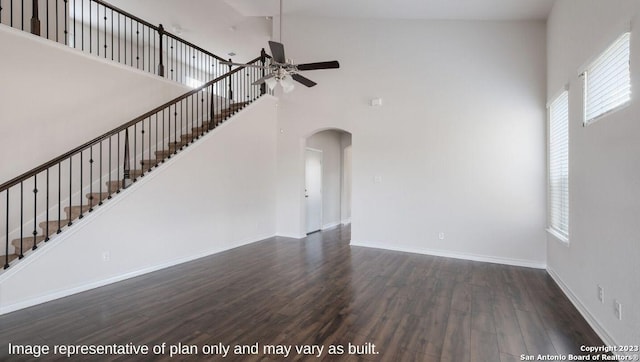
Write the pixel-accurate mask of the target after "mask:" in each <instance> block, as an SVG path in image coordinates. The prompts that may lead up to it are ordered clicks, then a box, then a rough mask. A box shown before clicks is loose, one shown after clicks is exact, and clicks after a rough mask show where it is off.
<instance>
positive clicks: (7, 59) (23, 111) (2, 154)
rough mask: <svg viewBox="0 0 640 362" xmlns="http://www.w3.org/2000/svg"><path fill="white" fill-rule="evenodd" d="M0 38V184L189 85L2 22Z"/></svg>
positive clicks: (99, 133)
mask: <svg viewBox="0 0 640 362" xmlns="http://www.w3.org/2000/svg"><path fill="white" fill-rule="evenodd" d="M0 44H2V56H1V57H0V79H1V80H2V86H1V87H0V164H1V165H2V167H1V168H0V183H2V182H5V181H8V180H10V179H12V178H13V177H15V176H18V175H19V174H21V173H23V172H25V171H28V170H30V169H32V168H34V167H36V166H38V165H40V164H42V163H44V162H47V161H49V160H50V159H52V158H54V157H56V156H59V155H61V154H63V153H65V152H67V151H69V150H71V149H73V148H74V147H76V146H79V145H81V144H83V143H84V142H87V141H89V140H91V139H93V138H95V137H97V136H99V135H101V134H103V133H105V132H107V131H110V130H111V129H113V128H115V127H116V126H119V125H121V124H123V123H126V122H128V121H130V120H132V119H133V118H135V117H137V116H139V115H141V114H143V113H145V112H147V111H150V110H151V109H153V108H155V107H157V106H159V105H160V104H162V103H164V102H166V101H169V100H171V99H173V98H175V97H177V96H179V95H181V94H183V93H185V92H187V91H188V90H189V88H186V87H184V86H182V85H179V84H176V83H174V82H170V81H167V80H164V79H162V78H160V77H157V76H154V75H152V74H148V73H144V72H141V71H137V70H133V69H131V68H130V67H126V66H122V65H118V64H115V63H113V62H111V61H107V60H103V59H99V58H97V57H95V56H91V55H85V54H82V53H81V52H80V51H77V50H73V49H70V48H68V47H65V46H64V45H61V44H57V43H55V42H52V41H49V40H46V39H41V38H38V37H36V36H33V35H31V34H28V33H25V32H22V31H19V30H15V29H12V28H9V27H5V26H0ZM16 155H20V157H19V158H18V157H16Z"/></svg>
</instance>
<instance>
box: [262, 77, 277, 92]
mask: <svg viewBox="0 0 640 362" xmlns="http://www.w3.org/2000/svg"><path fill="white" fill-rule="evenodd" d="M264 82H265V83H267V87H269V90H273V89H274V88H275V87H276V85H277V84H278V81H277V80H276V79H275V78H267V79H265V81H264Z"/></svg>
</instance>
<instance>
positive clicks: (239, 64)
mask: <svg viewBox="0 0 640 362" xmlns="http://www.w3.org/2000/svg"><path fill="white" fill-rule="evenodd" d="M220 64H223V65H237V66H239V67H249V68H260V69H269V67H265V66H262V65H255V64H242V63H233V62H227V61H220Z"/></svg>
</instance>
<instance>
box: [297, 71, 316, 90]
mask: <svg viewBox="0 0 640 362" xmlns="http://www.w3.org/2000/svg"><path fill="white" fill-rule="evenodd" d="M291 78H293V80H295V81H296V82H298V83H302V84H304V85H306V86H307V87H309V88H311V87H313V86H314V85H316V84H318V83H316V82H314V81H312V80H311V79H309V78H306V77H303V76H301V75H300V74H291Z"/></svg>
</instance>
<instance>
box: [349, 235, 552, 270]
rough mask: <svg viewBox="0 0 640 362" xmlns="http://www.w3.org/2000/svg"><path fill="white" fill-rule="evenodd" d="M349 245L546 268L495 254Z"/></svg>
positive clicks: (365, 243) (358, 242)
mask: <svg viewBox="0 0 640 362" xmlns="http://www.w3.org/2000/svg"><path fill="white" fill-rule="evenodd" d="M351 245H352V246H361V247H365V248H374V249H384V250H393V251H400V252H404V253H413V254H423V255H432V256H441V257H445V258H453V259H462V260H473V261H480V262H485V263H495V264H504V265H513V266H521V267H525V268H535V269H546V268H547V265H546V264H544V263H538V262H535V261H530V260H522V259H511V258H501V257H495V256H488V255H477V254H467V253H458V252H452V251H444V250H433V249H416V248H405V247H397V246H394V245H386V244H385V245H381V244H376V243H369V242H363V241H354V240H351Z"/></svg>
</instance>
